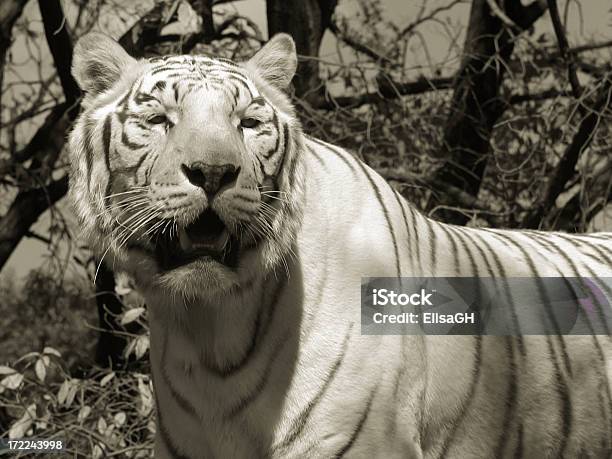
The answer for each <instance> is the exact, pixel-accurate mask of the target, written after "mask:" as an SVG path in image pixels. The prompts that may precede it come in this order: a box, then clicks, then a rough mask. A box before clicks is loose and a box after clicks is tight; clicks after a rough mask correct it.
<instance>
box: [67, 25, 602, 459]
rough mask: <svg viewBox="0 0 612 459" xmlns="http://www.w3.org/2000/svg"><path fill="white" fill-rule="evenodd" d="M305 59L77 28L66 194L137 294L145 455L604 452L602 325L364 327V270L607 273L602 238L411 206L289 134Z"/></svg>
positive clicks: (333, 153)
mask: <svg viewBox="0 0 612 459" xmlns="http://www.w3.org/2000/svg"><path fill="white" fill-rule="evenodd" d="M296 62H297V60H296V54H295V47H294V43H293V40H292V39H291V38H290V37H289V36H287V35H277V36H275V37H274V38H272V39H271V40H270V42H269V43H268V44H267V45H265V46H264V47H263V48H262V49H261V50H260V51H259V52H258V53H257V54H255V56H253V58H251V59H250V60H249V61H247V62H245V63H242V64H237V63H234V62H231V61H228V60H225V59H213V58H209V57H204V56H167V57H162V58H153V59H143V60H138V61H137V60H135V59H133V58H131V57H130V56H128V55H127V54H126V53H125V51H124V50H123V49H122V48H121V47H120V46H119V45H118V44H117V43H115V42H114V41H112V40H111V39H110V38H108V37H106V36H104V35H101V34H89V35H87V36H85V37H83V38H82V39H81V40H80V41H79V42H78V44H77V46H76V49H75V53H74V64H73V74H74V76H75V78H76V80H77V82H78V83H79V85H80V87H81V88H82V89H83V90H84V91H85V93H86V97H85V100H84V101H83V107H84V110H83V112H82V114H81V115H80V117H79V119H78V121H77V122H76V124H75V127H74V130H73V131H72V133H71V134H70V143H69V144H70V153H71V164H72V172H71V196H72V200H73V202H74V204H75V207H76V210H77V213H78V215H79V218H80V221H81V225H82V227H83V230H84V232H85V235H86V236H87V238H88V241H89V242H90V243H91V245H92V246H93V247H94V248H95V249H96V250H97V251H98V252H99V253H100V254H104V255H106V259H107V260H112V263H113V266H115V268H118V269H120V270H125V271H127V272H128V273H130V275H131V276H133V277H134V278H135V280H136V282H137V285H138V288H139V290H140V291H141V293H142V294H143V295H144V297H145V299H146V301H147V304H148V307H149V309H150V327H151V363H152V373H153V378H154V388H155V396H156V402H157V416H158V418H157V422H158V429H157V436H156V444H155V454H156V457H160V458H165V457H170V458H229V457H235V458H241V457H248V458H251V457H283V458H286V457H343V456H347V457H416V458H420V457H427V458H430V457H432V458H433V457H461V458H464V457H578V456H581V457H609V456H610V452H611V451H612V449H611V448H612V425H611V424H612V408H611V396H610V391H611V389H610V380H611V379H610V352H611V343H610V337H609V336H602V335H594V336H583V337H578V336H561V335H558V336H525V337H515V338H513V337H487V336H485V337H482V336H444V337H442V336H393V335H382V336H366V335H362V334H361V332H360V307H359V305H360V283H361V278H362V277H374V276H381V277H382V276H387V277H395V276H484V277H487V276H489V277H511V276H557V277H558V276H588V277H592V278H595V277H598V276H609V277H610V276H612V234H609V233H608V234H604V233H600V234H592V235H567V234H560V233H551V234H547V233H541V232H509V231H500V230H477V229H467V228H461V227H455V226H450V225H445V224H441V223H437V222H434V221H432V220H430V219H428V218H426V217H424V216H423V215H421V214H420V213H419V212H417V211H416V210H415V209H414V208H413V207H412V206H411V205H410V204H408V202H406V201H405V200H404V199H403V198H402V197H401V196H400V195H399V194H398V193H397V192H396V191H395V190H393V189H392V188H391V187H390V186H389V185H388V184H387V183H386V182H385V181H384V180H383V179H382V178H381V177H380V176H379V175H377V174H376V173H375V172H374V171H373V170H371V169H370V168H368V167H367V166H366V165H364V164H363V163H362V162H360V161H359V160H357V159H355V158H354V157H353V156H351V155H350V154H348V153H347V152H345V151H344V150H342V149H341V148H338V147H335V146H333V145H330V144H327V143H325V142H322V141H320V140H317V139H314V138H310V137H308V136H306V135H304V134H303V133H302V131H301V128H300V123H299V122H298V120H297V118H296V116H295V113H294V108H293V106H292V105H291V102H290V100H289V99H288V97H287V96H286V95H285V94H284V90H285V89H286V88H287V86H288V85H289V83H290V81H291V79H292V77H293V75H294V72H295V70H296ZM607 294H608V300H609V299H610V295H609V292H607Z"/></svg>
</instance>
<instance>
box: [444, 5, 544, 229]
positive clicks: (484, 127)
mask: <svg viewBox="0 0 612 459" xmlns="http://www.w3.org/2000/svg"><path fill="white" fill-rule="evenodd" d="M493 1H494V0H474V1H473V2H472V8H471V11H470V18H469V23H468V30H467V35H466V39H465V45H464V48H463V57H462V61H461V67H460V71H459V72H458V74H457V77H456V80H455V85H454V93H453V98H452V102H451V108H450V112H449V115H448V119H447V121H446V127H445V132H444V145H443V148H442V158H443V159H444V163H443V164H442V166H441V168H440V169H439V170H438V171H437V172H436V176H435V180H434V182H438V181H440V182H443V183H445V184H446V185H451V186H453V187H456V188H459V189H462V190H464V191H466V192H467V193H469V194H471V195H472V196H474V197H476V196H477V195H478V190H479V189H480V185H481V182H482V179H483V176H484V171H485V167H486V163H487V158H488V153H489V140H490V137H491V132H492V130H493V126H494V125H495V123H496V121H497V120H498V119H499V117H500V116H501V115H502V113H503V109H504V106H505V104H504V102H503V101H502V100H501V99H500V88H501V85H502V82H503V79H504V75H505V70H506V66H505V62H507V61H508V59H509V58H510V56H511V54H512V51H513V49H514V41H513V40H512V34H518V33H521V32H523V31H525V30H526V29H528V28H529V27H531V26H532V25H533V23H534V22H535V21H536V20H537V19H538V18H539V17H540V16H541V15H542V14H543V13H544V11H546V4H545V2H542V1H536V2H533V3H531V4H530V5H527V6H523V5H521V1H520V0H506V1H505V2H504V3H503V6H499V7H498V11H497V12H493V11H492V10H491V7H490V3H492V2H493ZM510 32H512V33H510ZM445 204H451V205H452V203H445ZM444 217H445V219H446V220H450V221H452V222H454V223H465V221H466V218H465V216H463V215H460V214H456V213H452V214H447V215H445V216H444Z"/></svg>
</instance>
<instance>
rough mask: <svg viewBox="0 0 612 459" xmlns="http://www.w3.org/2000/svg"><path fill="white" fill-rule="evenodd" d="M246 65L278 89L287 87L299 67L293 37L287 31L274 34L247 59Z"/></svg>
mask: <svg viewBox="0 0 612 459" xmlns="http://www.w3.org/2000/svg"><path fill="white" fill-rule="evenodd" d="M246 67H247V69H249V70H250V71H252V72H253V73H255V74H257V75H258V76H260V77H261V78H263V79H264V80H265V81H267V82H268V83H270V84H271V85H273V86H275V87H277V88H278V89H281V90H285V89H287V88H288V87H289V83H291V80H292V79H293V76H294V75H295V70H296V68H297V53H296V52H295V43H294V41H293V38H291V35H288V34H286V33H278V34H276V35H274V36H273V37H272V38H271V39H270V41H268V43H266V44H265V45H264V47H263V48H261V49H260V50H259V51H257V53H255V55H254V56H253V57H251V59H249V60H248V61H247V63H246Z"/></svg>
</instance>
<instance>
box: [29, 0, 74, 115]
mask: <svg viewBox="0 0 612 459" xmlns="http://www.w3.org/2000/svg"><path fill="white" fill-rule="evenodd" d="M38 6H39V9H40V15H41V17H42V21H43V25H44V27H45V36H46V37H47V44H48V45H49V50H50V51H51V55H52V56H53V61H54V63H55V68H56V69H57V74H58V76H59V79H60V83H61V85H62V89H63V91H64V97H66V102H67V104H68V106H72V105H73V104H74V103H75V102H76V100H77V99H78V98H79V95H80V94H81V91H80V90H79V87H78V85H77V83H76V81H74V78H73V77H72V73H71V72H70V68H71V66H72V37H71V36H70V32H69V31H68V26H67V24H66V17H65V16H64V11H63V9H62V4H61V2H60V0H38ZM76 114H77V110H72V117H73V118H74V117H76Z"/></svg>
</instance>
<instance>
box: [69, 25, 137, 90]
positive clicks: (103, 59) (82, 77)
mask: <svg viewBox="0 0 612 459" xmlns="http://www.w3.org/2000/svg"><path fill="white" fill-rule="evenodd" d="M135 63H136V59H134V58H133V57H132V56H130V55H129V54H128V53H127V52H125V50H124V49H123V48H122V47H121V45H120V44H119V43H117V42H116V41H115V40H113V39H112V38H111V37H109V36H107V35H104V34H102V33H99V32H92V33H88V34H87V35H83V36H82V37H81V38H80V39H79V41H77V44H76V45H75V47H74V53H73V58H72V76H73V77H74V79H75V80H76V82H77V84H78V85H79V87H80V88H81V89H82V90H83V91H85V92H86V93H88V94H94V95H95V94H99V93H101V92H104V91H106V90H107V89H109V88H110V87H111V86H112V85H113V84H114V83H116V82H117V80H119V78H120V77H121V75H122V74H123V73H124V72H125V71H126V70H127V69H128V68H129V67H130V66H132V65H133V64H135Z"/></svg>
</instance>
